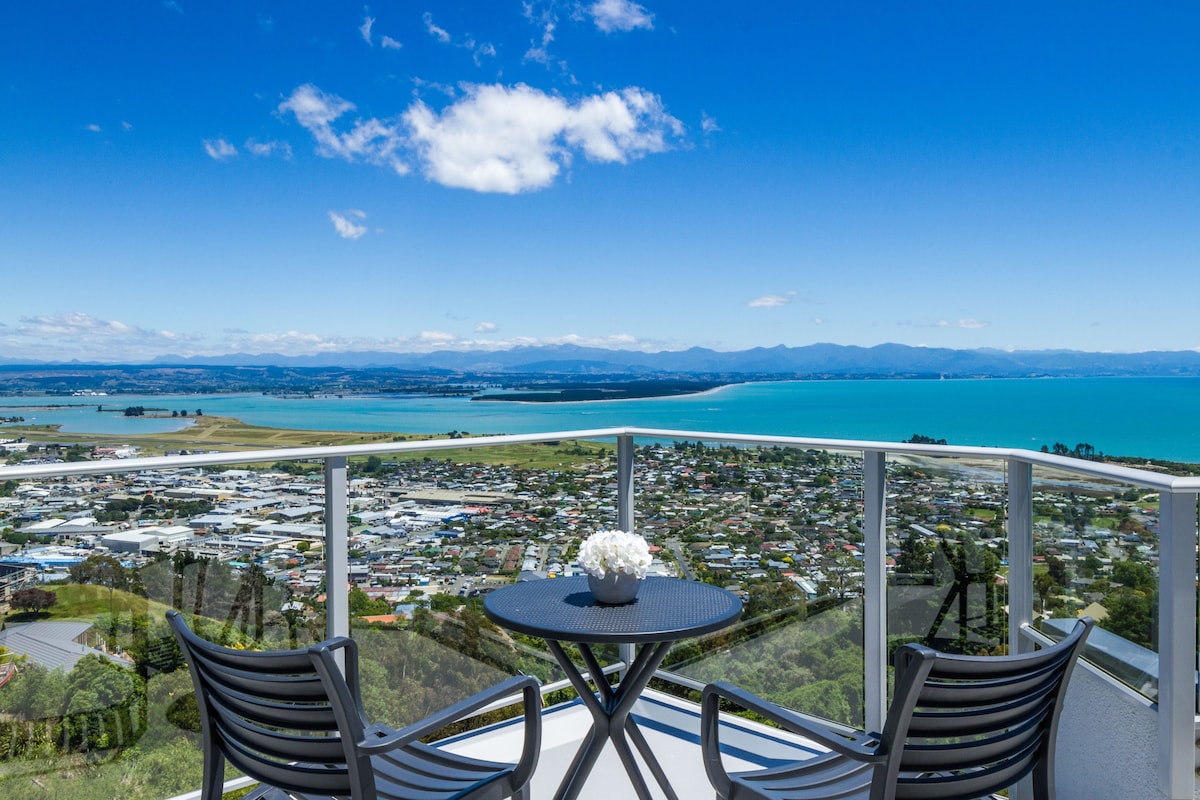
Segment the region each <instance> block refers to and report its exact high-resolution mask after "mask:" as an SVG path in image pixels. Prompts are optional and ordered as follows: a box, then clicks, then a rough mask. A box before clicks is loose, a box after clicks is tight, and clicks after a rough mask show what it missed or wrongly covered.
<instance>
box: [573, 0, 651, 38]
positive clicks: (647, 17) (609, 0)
mask: <svg viewBox="0 0 1200 800" xmlns="http://www.w3.org/2000/svg"><path fill="white" fill-rule="evenodd" d="M587 12H588V13H589V14H591V15H592V19H593V20H594V21H595V23H596V27H597V28H599V29H600V30H602V31H604V32H605V33H612V32H613V31H625V32H628V31H631V30H633V29H634V28H646V29H647V30H650V29H652V28H653V27H654V15H653V14H651V13H650V12H649V11H647V10H646V8H645V6H642V5H639V4H638V3H634V2H631V1H630V0H597V2H595V3H592V4H591V5H590V6H588V7H587Z"/></svg>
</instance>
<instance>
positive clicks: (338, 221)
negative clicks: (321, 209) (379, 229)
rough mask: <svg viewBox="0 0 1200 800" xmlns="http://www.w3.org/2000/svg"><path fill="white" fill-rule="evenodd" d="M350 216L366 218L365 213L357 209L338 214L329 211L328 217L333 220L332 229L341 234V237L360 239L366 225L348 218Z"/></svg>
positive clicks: (364, 232)
mask: <svg viewBox="0 0 1200 800" xmlns="http://www.w3.org/2000/svg"><path fill="white" fill-rule="evenodd" d="M350 217H357V218H358V219H366V218H367V214H366V212H364V211H358V210H357V209H352V210H350V211H347V212H346V213H345V214H339V213H338V212H336V211H330V212H329V219H330V221H331V222H333V229H334V230H336V231H337V233H338V236H341V237H342V238H343V239H361V238H362V237H363V236H365V235H366V233H367V226H366V225H359V224H358V223H357V222H354V221H353V220H352V219H350Z"/></svg>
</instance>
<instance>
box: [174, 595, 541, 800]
mask: <svg viewBox="0 0 1200 800" xmlns="http://www.w3.org/2000/svg"><path fill="white" fill-rule="evenodd" d="M167 619H168V620H169V622H170V624H171V627H172V629H173V630H174V632H175V638H176V639H177V640H178V642H179V647H180V650H181V651H182V652H183V657H184V659H185V660H186V661H187V663H188V666H189V668H190V670H191V674H192V682H193V684H194V686H195V689H196V700H197V704H198V705H199V708H200V721H201V729H202V732H203V739H204V779H203V787H202V793H201V798H202V800H220V798H221V785H222V783H223V782H224V776H225V763H226V762H228V763H229V764H232V765H233V766H234V767H236V768H237V769H239V770H241V771H242V772H243V773H245V774H246V775H249V776H250V777H252V778H255V779H256V780H258V781H259V783H260V786H259V787H258V788H256V789H255V790H254V791H253V792H252V793H251V794H250V795H247V797H249V798H264V799H269V800H282V799H283V798H287V797H296V798H318V797H322V798H330V797H339V798H352V799H353V800H377V799H380V800H382V799H386V798H393V799H394V800H414V799H415V798H420V800H449V799H450V798H454V800H500V799H501V798H506V797H515V798H518V800H528V797H529V795H528V783H529V778H530V776H531V775H532V774H533V770H534V767H535V766H536V765H537V759H538V751H539V749H540V745H541V730H542V729H541V695H540V693H539V690H538V682H537V680H536V679H534V678H530V677H520V676H518V677H514V678H510V679H509V680H506V681H504V682H503V683H500V684H498V685H496V686H494V687H492V688H491V689H487V690H485V691H483V692H480V693H479V694H476V695H474V696H472V697H470V698H468V699H466V700H463V701H462V702H460V703H457V704H455V705H453V706H450V707H449V708H446V709H445V710H443V711H441V712H439V713H437V714H434V715H433V716H431V717H428V718H427V719H424V720H422V721H420V722H417V723H414V724H412V725H410V726H408V727H405V728H403V729H400V730H394V729H392V728H389V727H387V726H384V725H379V724H376V725H372V724H369V723H368V722H367V720H366V717H365V715H364V714H363V710H362V705H361V703H360V700H359V697H360V695H359V684H358V650H357V647H356V646H355V643H354V641H353V640H351V639H347V638H345V637H338V638H334V639H330V640H329V641H326V642H321V643H320V644H315V645H313V646H312V647H309V648H307V649H301V650H283V651H274V652H250V651H244V650H231V649H228V648H225V647H220V646H218V645H215V644H212V643H211V642H207V641H205V640H203V639H201V638H200V637H198V636H197V635H196V634H194V633H193V632H192V631H191V629H189V628H188V626H187V624H186V623H184V621H183V617H182V616H181V615H180V614H179V613H178V612H176V611H168V612H167ZM339 653H340V654H341V655H342V656H343V657H344V661H345V673H344V674H345V677H344V678H343V673H342V671H341V670H339V668H338V663H337V661H338V654H339ZM518 692H521V693H522V694H523V698H522V699H523V704H524V713H525V719H524V725H525V731H524V733H525V736H524V744H523V749H522V752H521V757H520V760H519V762H518V763H516V764H508V763H496V762H491V761H480V760H477V759H472V758H465V757H463V756H458V755H455V754H453V753H449V752H446V751H445V750H442V749H441V748H438V747H434V746H431V745H428V744H423V743H421V742H420V741H418V739H419V738H420V737H422V736H427V735H429V734H430V733H432V732H434V731H436V730H438V729H439V728H442V727H444V726H445V725H448V724H449V723H451V722H454V721H455V720H457V719H459V718H461V717H463V716H465V715H467V714H470V713H472V712H473V711H477V710H479V709H481V708H483V707H484V706H487V705H488V704H490V703H492V702H493V701H495V700H499V699H500V698H503V697H508V696H512V695H515V694H516V693H518Z"/></svg>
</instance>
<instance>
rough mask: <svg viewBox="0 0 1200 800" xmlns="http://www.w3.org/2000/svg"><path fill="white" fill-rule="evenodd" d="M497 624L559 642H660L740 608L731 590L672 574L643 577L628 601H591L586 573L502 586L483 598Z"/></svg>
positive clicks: (697, 630) (719, 624) (704, 628)
mask: <svg viewBox="0 0 1200 800" xmlns="http://www.w3.org/2000/svg"><path fill="white" fill-rule="evenodd" d="M483 606H484V611H485V612H486V614H487V616H488V617H489V618H490V619H491V620H492V621H493V622H495V623H497V624H498V625H501V626H503V627H505V628H508V629H510V630H514V631H517V632H519V633H527V634H531V635H533V636H541V637H544V638H547V639H554V640H557V641H563V642H626V643H638V642H666V641H674V640H676V639H683V638H686V637H688V636H697V635H699V634H702V633H708V632H709V631H714V630H719V629H720V628H723V627H725V626H726V625H729V624H730V623H732V622H733V621H734V620H735V619H737V618H738V616H739V615H740V614H741V612H742V602H741V600H739V599H738V598H737V597H736V596H735V595H733V594H731V593H730V592H727V591H725V590H724V589H721V588H719V587H716V586H710V585H708V584H706V583H698V582H696V581H685V580H679V579H677V578H658V577H654V578H647V579H646V580H644V581H643V582H642V586H641V589H639V590H638V596H637V599H636V600H634V601H633V602H632V603H628V604H626V605H619V606H609V605H603V604H601V603H597V602H596V599H595V598H594V597H592V593H591V592H590V591H588V583H587V578H586V577H576V578H547V579H545V580H537V581H527V582H525V583H516V584H513V585H511V586H505V587H502V588H500V589H497V590H495V591H494V592H492V593H491V594H489V595H487V597H486V598H485V599H484V603H483Z"/></svg>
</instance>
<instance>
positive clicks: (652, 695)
mask: <svg viewBox="0 0 1200 800" xmlns="http://www.w3.org/2000/svg"><path fill="white" fill-rule="evenodd" d="M633 714H634V718H635V719H636V720H637V722H638V725H639V726H640V727H641V729H642V732H643V733H644V734H645V736H646V741H647V742H648V743H649V745H650V747H651V749H652V750H653V751H654V754H655V755H656V756H657V757H658V760H659V762H660V763H661V764H662V767H663V770H664V771H665V772H666V773H667V778H668V779H669V780H670V782H671V785H672V786H673V787H674V789H675V793H676V794H677V795H678V796H679V797H680V798H687V799H688V800H692V798H703V797H712V796H713V790H712V787H711V786H710V785H709V783H708V778H707V777H706V775H705V773H704V764H703V762H702V761H701V758H700V708H699V706H697V705H696V704H694V703H689V702H687V701H684V700H679V699H678V698H674V697H671V696H669V695H665V694H662V693H660V692H655V691H647V692H646V693H645V695H644V696H643V697H642V699H641V700H639V701H638V703H637V705H636V706H634V711H633ZM591 722H592V717H591V715H590V714H589V713H588V711H587V709H586V708H584V707H583V705H582V704H581V703H580V702H579V701H574V702H571V703H565V704H563V705H558V706H553V707H551V708H547V709H546V710H545V712H544V713H543V726H542V755H541V759H540V760H539V762H538V767H537V770H536V772H535V773H534V776H533V796H534V797H551V796H553V794H554V791H555V790H556V789H557V788H558V784H559V782H560V781H561V780H562V777H563V775H564V774H565V773H566V771H567V767H568V766H570V763H571V759H572V758H573V757H574V755H575V752H576V750H577V749H578V748H579V745H580V743H581V742H582V741H583V737H584V735H585V734H586V733H587V730H588V728H589V727H590V725H591ZM722 726H723V727H722V731H721V741H722V742H723V747H724V748H725V753H726V761H725V763H726V766H727V768H728V769H730V770H741V769H753V768H756V767H761V766H768V765H771V764H773V763H776V761H777V759H798V758H804V757H806V756H811V755H813V754H814V753H817V752H820V750H819V748H818V747H817V746H815V745H812V744H811V743H808V742H806V741H804V740H802V739H799V738H797V737H791V736H789V735H788V734H786V733H784V732H782V731H779V730H776V729H774V728H768V727H767V726H765V725H760V724H757V723H753V722H750V721H748V720H743V719H739V718H736V717H727V718H725V719H724V720H723V722H722ZM442 746H443V747H445V748H446V749H447V750H453V751H454V752H458V753H463V754H466V755H471V756H475V757H477V758H488V759H494V760H508V761H515V760H516V759H517V757H518V754H519V751H520V747H521V726H520V724H516V723H509V724H503V725H499V726H494V727H492V728H488V729H485V730H483V731H479V732H475V733H470V734H464V735H462V736H459V737H455V738H453V739H450V740H447V741H446V742H444V743H443V744H442ZM635 752H636V750H635ZM638 762H639V763H641V759H640V758H639V759H638ZM642 771H643V774H644V775H645V776H646V782H647V783H648V784H649V785H650V789H651V792H652V794H653V796H654V797H655V798H662V797H664V795H663V793H662V790H661V789H660V788H659V787H658V784H657V783H655V781H654V778H653V777H652V776H650V774H649V772H648V771H646V770H645V769H644V765H643V770H642ZM579 797H580V800H623V798H636V797H637V794H636V793H635V792H634V789H633V785H632V784H631V783H630V781H629V778H628V776H627V775H626V774H625V769H624V767H623V766H622V765H621V760H620V759H619V758H618V757H617V754H616V751H615V750H614V749H613V748H612V746H611V745H608V744H606V746H605V748H604V750H603V752H602V753H601V754H600V758H599V760H598V761H597V762H596V766H595V768H594V769H593V770H592V773H591V775H590V776H589V777H588V782H587V784H586V785H585V786H584V789H583V792H582V793H581V794H580V795H579Z"/></svg>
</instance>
